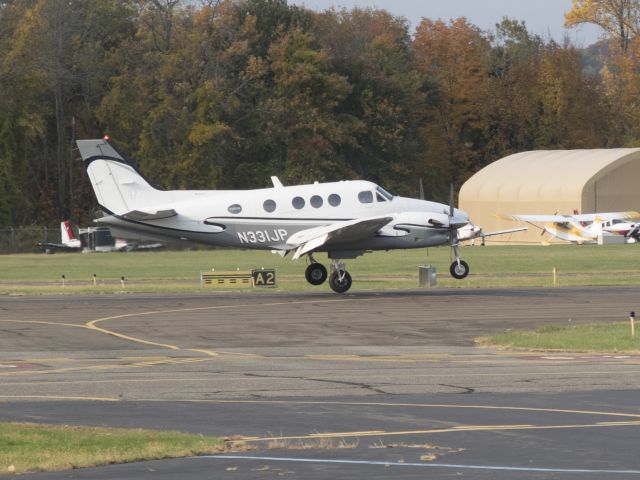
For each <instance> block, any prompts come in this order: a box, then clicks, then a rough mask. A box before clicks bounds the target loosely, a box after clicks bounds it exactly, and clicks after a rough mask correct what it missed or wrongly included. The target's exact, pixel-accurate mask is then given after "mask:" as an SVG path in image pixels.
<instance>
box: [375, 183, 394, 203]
mask: <svg viewBox="0 0 640 480" xmlns="http://www.w3.org/2000/svg"><path fill="white" fill-rule="evenodd" d="M376 192H377V193H378V195H380V196H382V198H384V199H385V201H391V200H392V199H393V195H391V194H390V193H389V192H387V191H386V190H385V189H384V188H382V187H380V186H376ZM378 198H380V197H378Z"/></svg>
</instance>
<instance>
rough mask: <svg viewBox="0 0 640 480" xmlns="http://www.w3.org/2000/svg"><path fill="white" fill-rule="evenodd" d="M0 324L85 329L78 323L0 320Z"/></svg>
mask: <svg viewBox="0 0 640 480" xmlns="http://www.w3.org/2000/svg"><path fill="white" fill-rule="evenodd" d="M0 322H5V323H35V324H41V325H54V326H56V327H74V328H87V327H86V326H85V325H82V324H78V323H64V322H46V321H44V320H9V319H0Z"/></svg>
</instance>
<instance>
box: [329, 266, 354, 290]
mask: <svg viewBox="0 0 640 480" xmlns="http://www.w3.org/2000/svg"><path fill="white" fill-rule="evenodd" d="M329 286H330V287H331V290H333V291H334V292H336V293H344V292H346V291H347V290H349V289H350V288H351V275H349V272H347V271H346V270H336V271H335V272H333V273H332V274H331V276H330V277H329Z"/></svg>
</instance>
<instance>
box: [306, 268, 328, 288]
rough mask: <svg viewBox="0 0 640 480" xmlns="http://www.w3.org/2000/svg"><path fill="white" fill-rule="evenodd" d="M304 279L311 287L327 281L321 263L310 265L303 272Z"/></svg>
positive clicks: (325, 272)
mask: <svg viewBox="0 0 640 480" xmlns="http://www.w3.org/2000/svg"><path fill="white" fill-rule="evenodd" d="M304 277H305V278H306V279H307V282H309V283H310V284H311V285H322V284H323V283H324V282H325V280H326V279H327V269H326V268H325V266H324V265H322V264H321V263H316V262H314V263H312V264H310V265H309V266H308V267H307V269H306V270H305V271H304Z"/></svg>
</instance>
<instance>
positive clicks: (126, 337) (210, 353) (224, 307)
mask: <svg viewBox="0 0 640 480" xmlns="http://www.w3.org/2000/svg"><path fill="white" fill-rule="evenodd" d="M346 301H348V299H331V300H302V301H298V302H268V303H255V304H250V303H249V304H246V303H245V304H238V305H212V306H209V307H188V308H173V309H168V310H149V311H145V312H133V313H124V314H122V315H112V316H109V317H102V318H96V319H95V320H90V321H88V322H86V323H85V324H84V325H83V326H84V327H85V328H89V329H91V330H96V331H99V332H101V333H105V334H107V335H111V336H114V337H117V338H120V339H122V340H127V341H130V342H135V343H140V344H143V345H152V346H156V347H161V348H168V349H170V350H189V351H192V352H197V353H204V354H205V355H208V356H210V357H215V356H218V355H219V354H221V353H223V354H226V355H239V356H248V357H256V358H259V357H260V355H254V354H247V353H235V352H218V351H214V350H207V349H194V348H188V347H179V346H177V345H171V344H168V343H159V342H152V341H150V340H145V339H142V338H138V337H132V336H130V335H124V334H122V333H118V332H116V331H114V330H108V329H106V328H102V327H98V326H97V324H98V323H102V322H106V321H109V320H121V319H123V318H132V317H142V316H148V315H165V314H167V313H186V312H201V311H206V310H228V309H235V308H265V307H275V306H282V305H301V304H316V303H337V302H346Z"/></svg>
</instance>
